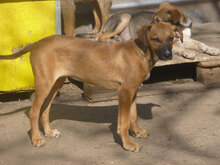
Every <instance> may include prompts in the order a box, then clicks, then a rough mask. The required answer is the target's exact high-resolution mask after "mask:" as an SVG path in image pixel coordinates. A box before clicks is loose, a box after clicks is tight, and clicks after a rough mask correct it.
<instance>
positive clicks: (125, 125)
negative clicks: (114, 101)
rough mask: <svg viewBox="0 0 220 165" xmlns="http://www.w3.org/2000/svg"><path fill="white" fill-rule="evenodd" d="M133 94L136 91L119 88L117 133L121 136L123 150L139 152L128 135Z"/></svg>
mask: <svg viewBox="0 0 220 165" xmlns="http://www.w3.org/2000/svg"><path fill="white" fill-rule="evenodd" d="M135 92H136V89H126V88H124V87H120V89H119V90H118V100H119V106H118V114H119V115H118V133H119V135H120V136H121V139H122V143H123V147H124V149H126V150H130V151H139V149H140V147H139V145H138V144H136V143H134V142H132V141H131V140H130V137H129V134H128V130H129V128H130V109H131V104H132V99H133V96H134V95H135Z"/></svg>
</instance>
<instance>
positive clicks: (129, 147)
mask: <svg viewBox="0 0 220 165" xmlns="http://www.w3.org/2000/svg"><path fill="white" fill-rule="evenodd" d="M123 147H124V149H125V150H128V151H133V152H138V151H139V150H140V146H139V145H138V144H136V143H133V142H128V143H126V144H123Z"/></svg>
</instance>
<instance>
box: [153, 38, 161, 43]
mask: <svg viewBox="0 0 220 165" xmlns="http://www.w3.org/2000/svg"><path fill="white" fill-rule="evenodd" d="M152 40H153V41H154V42H156V43H160V40H159V38H153V39H152Z"/></svg>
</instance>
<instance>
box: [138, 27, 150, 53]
mask: <svg viewBox="0 0 220 165" xmlns="http://www.w3.org/2000/svg"><path fill="white" fill-rule="evenodd" d="M151 27H152V25H151V24H147V25H145V26H143V27H142V28H141V29H140V30H139V31H138V33H137V34H138V38H137V39H135V43H136V44H137V45H138V47H139V48H141V49H142V50H143V51H144V52H145V51H146V47H147V46H148V39H147V38H148V34H149V33H150V30H151Z"/></svg>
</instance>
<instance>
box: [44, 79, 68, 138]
mask: <svg viewBox="0 0 220 165" xmlns="http://www.w3.org/2000/svg"><path fill="white" fill-rule="evenodd" d="M65 79H66V77H61V78H59V79H58V80H57V81H56V83H55V84H54V86H53V88H52V89H51V91H50V94H49V95H48V97H47V99H48V101H47V102H48V103H47V104H48V106H47V108H46V109H45V110H44V111H43V112H42V115H41V123H42V125H43V127H44V133H45V136H47V137H59V135H60V132H59V131H58V130H57V129H54V130H52V129H51V127H50V121H49V112H50V108H51V104H52V102H53V100H54V98H55V96H56V95H57V93H58V91H59V90H60V89H61V88H62V86H63V84H64V81H65Z"/></svg>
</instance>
